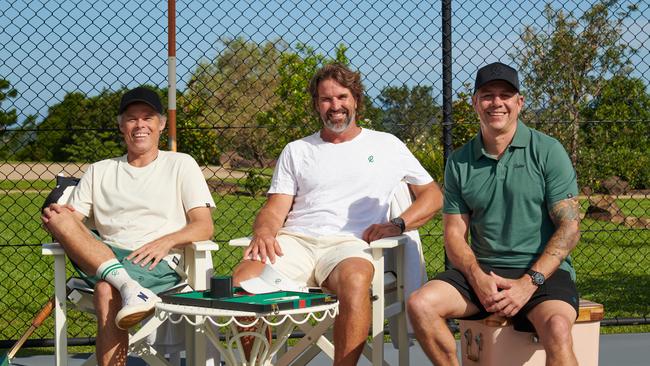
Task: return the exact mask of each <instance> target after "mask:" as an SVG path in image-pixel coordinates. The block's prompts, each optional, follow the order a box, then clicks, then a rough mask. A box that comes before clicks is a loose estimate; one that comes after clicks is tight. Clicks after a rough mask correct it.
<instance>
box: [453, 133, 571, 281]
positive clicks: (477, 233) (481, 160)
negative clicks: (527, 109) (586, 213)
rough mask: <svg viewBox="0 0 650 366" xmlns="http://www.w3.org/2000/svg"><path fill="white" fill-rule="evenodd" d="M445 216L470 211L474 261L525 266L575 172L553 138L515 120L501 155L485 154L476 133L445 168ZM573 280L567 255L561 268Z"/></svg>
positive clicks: (538, 249) (548, 231) (549, 230)
mask: <svg viewBox="0 0 650 366" xmlns="http://www.w3.org/2000/svg"><path fill="white" fill-rule="evenodd" d="M444 193H445V203H444V209H443V212H444V213H446V214H469V216H470V234H471V247H472V250H473V251H474V254H475V255H476V258H477V260H478V261H479V263H485V264H489V265H492V266H494V267H507V268H530V266H532V264H533V263H534V262H535V261H536V259H537V258H538V257H539V255H540V254H541V253H542V252H543V250H544V246H545V245H546V242H547V241H548V240H549V239H550V238H551V236H552V235H553V233H554V232H555V225H554V224H553V222H552V221H551V218H550V216H549V214H548V211H549V208H550V207H552V206H553V204H555V203H556V202H558V201H561V200H564V199H567V198H571V197H574V196H576V195H577V194H578V185H577V182H576V173H575V170H574V169H573V166H572V165H571V160H570V159H569V156H568V155H567V153H566V151H565V150H564V147H563V146H562V145H561V144H560V143H559V142H558V141H557V140H556V139H554V138H552V137H550V136H547V135H545V134H543V133H541V132H539V131H535V130H533V129H531V128H529V127H527V126H526V125H524V124H523V123H521V122H518V123H517V130H516V132H515V136H514V138H513V139H512V142H511V143H510V146H508V148H507V149H506V151H505V152H504V154H503V156H502V157H501V159H499V160H496V159H494V158H493V157H490V156H489V155H487V154H486V151H485V149H484V147H483V141H482V139H481V133H480V132H479V134H478V135H477V136H476V137H474V139H472V140H471V141H470V142H468V143H467V144H465V145H463V146H462V147H461V148H460V149H458V150H456V151H454V153H453V154H452V155H451V156H450V157H449V159H448V161H447V166H446V168H445V184H444ZM560 268H561V269H564V270H566V271H568V272H569V273H570V274H571V277H572V278H573V279H574V280H575V271H574V270H573V266H572V265H571V258H570V257H568V258H567V259H566V260H565V261H564V262H563V263H562V265H561V266H560Z"/></svg>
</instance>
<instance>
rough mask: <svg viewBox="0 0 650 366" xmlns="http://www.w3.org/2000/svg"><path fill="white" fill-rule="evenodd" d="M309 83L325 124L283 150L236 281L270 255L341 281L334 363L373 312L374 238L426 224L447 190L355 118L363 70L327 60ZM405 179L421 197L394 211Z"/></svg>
mask: <svg viewBox="0 0 650 366" xmlns="http://www.w3.org/2000/svg"><path fill="white" fill-rule="evenodd" d="M309 91H310V93H311V96H312V102H313V107H314V111H315V112H316V114H317V115H318V116H319V117H320V119H321V120H322V122H323V128H322V129H321V130H320V131H319V132H317V133H315V134H313V135H310V136H307V137H305V138H303V139H300V140H297V141H293V142H291V143H289V144H288V145H287V146H286V147H285V148H284V150H283V151H282V154H281V155H280V158H279V159H278V162H277V165H276V168H275V172H274V174H273V179H272V182H271V187H270V189H269V191H268V198H267V201H266V203H265V205H264V207H263V208H262V209H261V210H260V212H259V213H258V215H257V217H256V219H255V223H254V225H253V240H252V241H251V243H250V245H249V246H248V248H246V250H245V251H244V260H243V261H242V262H241V263H240V264H239V265H238V267H237V268H236V269H235V271H234V274H233V276H234V282H235V284H236V285H238V284H239V283H240V282H242V281H245V280H247V279H250V278H253V277H256V276H258V275H259V274H260V273H261V272H262V270H263V269H264V267H265V265H266V263H268V262H270V263H272V264H273V268H274V269H275V270H276V271H278V272H280V274H282V275H284V276H286V277H287V278H289V279H291V280H294V281H296V282H298V283H299V284H302V285H307V286H323V287H326V288H328V289H330V290H331V291H333V292H334V293H335V294H336V295H337V297H338V300H339V315H338V316H337V318H336V320H335V324H334V346H335V356H334V364H335V365H356V364H357V361H358V360H359V357H360V355H361V351H362V350H363V344H364V342H365V340H366V338H367V336H368V328H369V326H370V319H371V316H370V298H369V296H368V289H369V288H370V283H371V280H372V277H373V266H372V263H371V261H372V256H371V255H370V252H369V250H368V242H371V241H373V240H377V239H381V238H384V237H389V236H396V235H399V234H401V233H402V232H404V231H408V230H412V229H415V228H418V227H420V226H421V225H423V224H425V223H426V222H427V221H428V220H429V219H431V218H432V217H433V215H434V214H435V212H436V211H437V210H438V209H439V208H440V207H441V205H442V194H441V192H440V189H439V188H438V186H437V185H436V183H435V182H434V181H433V179H432V178H431V176H430V175H429V174H428V173H427V171H426V170H424V168H423V167H422V166H421V165H420V163H419V162H418V161H417V159H416V158H415V157H414V156H413V155H412V154H411V152H410V151H409V150H408V148H407V147H406V146H405V145H404V144H403V143H402V142H401V141H400V140H399V139H397V138H396V137H395V136H393V135H391V134H388V133H384V132H377V131H373V130H369V129H365V128H361V127H359V126H358V125H357V118H358V116H359V113H360V111H361V107H362V105H363V100H362V98H363V86H362V84H361V80H360V75H359V73H358V72H352V71H350V70H349V69H348V68H346V67H345V66H343V65H340V64H330V65H327V66H325V67H323V68H322V69H320V70H319V71H318V72H317V73H316V74H315V75H314V77H313V78H312V80H311V83H310V86H309ZM402 180H405V181H406V182H407V183H408V184H409V186H410V189H411V191H412V192H413V193H414V195H415V197H416V199H415V201H414V202H413V204H412V205H411V206H410V207H409V208H408V209H407V210H406V211H404V213H403V214H402V215H401V216H400V217H399V218H397V219H393V220H391V221H389V220H388V214H389V202H390V200H391V197H392V195H393V192H394V190H395V189H396V188H397V187H398V185H399V183H400V181H402Z"/></svg>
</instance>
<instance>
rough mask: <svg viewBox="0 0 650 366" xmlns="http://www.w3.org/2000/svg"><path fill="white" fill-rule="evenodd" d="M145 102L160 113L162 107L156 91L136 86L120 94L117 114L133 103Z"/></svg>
mask: <svg viewBox="0 0 650 366" xmlns="http://www.w3.org/2000/svg"><path fill="white" fill-rule="evenodd" d="M136 102H139V103H147V104H149V105H150V106H151V108H153V109H154V110H155V111H156V112H158V113H160V114H162V113H163V107H162V103H161V102H160V97H159V96H158V93H156V92H155V91H153V90H151V89H147V88H143V87H137V88H135V89H131V90H129V91H127V92H126V93H124V95H122V100H121V101H120V110H119V112H118V113H117V114H122V113H124V111H125V110H126V108H127V107H128V106H129V105H131V104H133V103H136Z"/></svg>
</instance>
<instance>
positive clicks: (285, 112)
mask: <svg viewBox="0 0 650 366" xmlns="http://www.w3.org/2000/svg"><path fill="white" fill-rule="evenodd" d="M296 49H297V52H296V53H293V52H284V53H282V55H281V57H280V64H279V68H278V74H279V80H278V84H277V88H276V89H275V94H276V95H277V97H278V100H277V102H276V104H275V105H273V107H272V108H270V109H269V110H268V111H265V112H262V113H260V114H258V116H257V121H258V124H259V125H260V126H262V127H264V128H265V129H266V130H267V131H268V134H267V135H266V139H265V142H264V144H265V146H267V148H266V149H265V150H266V153H267V154H268V156H269V157H277V156H278V155H279V154H280V151H281V150H282V148H283V147H284V146H285V145H286V144H287V143H289V142H291V141H293V140H296V139H299V138H302V137H304V136H307V135H309V134H312V133H314V132H315V131H317V130H318V129H320V126H321V123H320V121H318V118H317V117H316V115H315V114H314V112H313V107H312V103H311V96H310V95H309V92H308V91H307V88H308V87H309V81H310V80H311V78H312V76H313V75H314V73H315V72H316V70H317V69H318V68H320V67H322V66H323V65H325V64H327V63H330V62H333V61H336V62H340V63H342V64H346V65H347V64H348V63H349V61H348V59H347V57H346V56H345V51H346V50H347V48H346V47H345V46H344V45H339V46H338V47H337V48H336V56H335V57H334V58H328V57H326V56H324V55H321V54H318V53H316V52H315V51H314V49H313V48H311V47H309V46H306V45H303V44H298V45H297V46H296ZM366 99H367V98H366ZM364 105H366V106H367V105H368V104H364ZM359 117H361V118H363V116H359ZM373 122H374V121H373Z"/></svg>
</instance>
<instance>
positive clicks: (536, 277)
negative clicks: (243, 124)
mask: <svg viewBox="0 0 650 366" xmlns="http://www.w3.org/2000/svg"><path fill="white" fill-rule="evenodd" d="M528 274H529V275H530V277H531V278H532V280H533V283H534V284H535V285H537V286H541V285H543V284H544V281H545V280H546V278H545V277H544V275H543V274H541V273H539V272H535V271H530V272H529V273H528Z"/></svg>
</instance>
